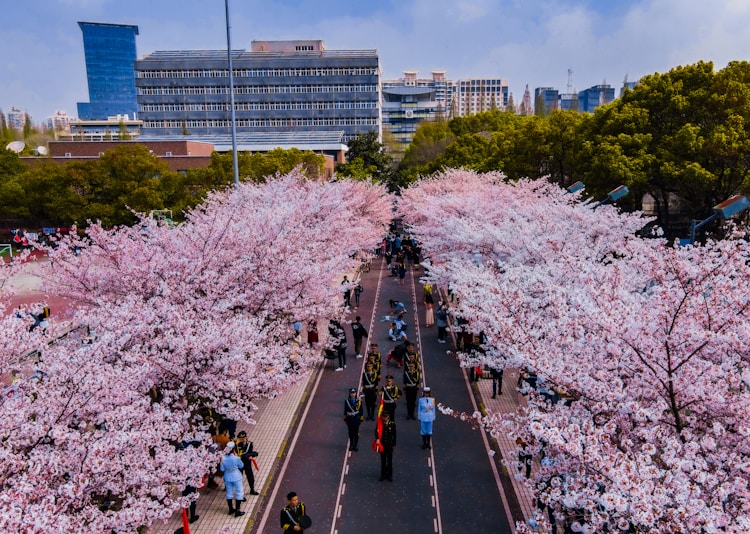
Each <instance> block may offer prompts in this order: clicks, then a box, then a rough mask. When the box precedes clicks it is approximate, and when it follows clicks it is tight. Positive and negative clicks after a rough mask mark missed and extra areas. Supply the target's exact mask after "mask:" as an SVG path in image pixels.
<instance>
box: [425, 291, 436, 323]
mask: <svg viewBox="0 0 750 534" xmlns="http://www.w3.org/2000/svg"><path fill="white" fill-rule="evenodd" d="M434 305H435V301H434V299H433V298H432V286H430V285H429V284H428V285H426V286H424V324H425V326H432V325H434V324H435V311H434Z"/></svg>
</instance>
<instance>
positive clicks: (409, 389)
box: [404, 361, 421, 421]
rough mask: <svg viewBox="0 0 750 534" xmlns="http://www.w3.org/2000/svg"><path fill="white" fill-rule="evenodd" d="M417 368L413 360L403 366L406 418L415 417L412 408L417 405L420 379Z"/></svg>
mask: <svg viewBox="0 0 750 534" xmlns="http://www.w3.org/2000/svg"><path fill="white" fill-rule="evenodd" d="M420 378H421V377H420V373H419V369H417V365H416V363H415V362H413V361H412V362H408V363H407V364H406V365H405V366H404V395H405V396H406V419H407V421H408V420H409V419H416V417H414V410H415V409H416V407H417V394H418V393H419V381H420Z"/></svg>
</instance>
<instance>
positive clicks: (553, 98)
mask: <svg viewBox="0 0 750 534" xmlns="http://www.w3.org/2000/svg"><path fill="white" fill-rule="evenodd" d="M542 108H543V109H544V112H543V113H542ZM557 109H560V92H559V91H558V90H557V89H555V88H554V87H537V88H536V89H534V111H535V113H536V114H537V115H540V114H544V115H547V114H549V113H551V112H552V111H555V110H557Z"/></svg>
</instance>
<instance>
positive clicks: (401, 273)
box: [397, 259, 406, 285]
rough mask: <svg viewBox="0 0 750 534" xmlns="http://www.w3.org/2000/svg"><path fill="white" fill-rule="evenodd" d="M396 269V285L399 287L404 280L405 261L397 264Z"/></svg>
mask: <svg viewBox="0 0 750 534" xmlns="http://www.w3.org/2000/svg"><path fill="white" fill-rule="evenodd" d="M397 269H398V283H399V284H400V285H404V282H405V280H406V260H403V259H402V260H401V261H399V262H398V265H397Z"/></svg>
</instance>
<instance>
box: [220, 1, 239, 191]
mask: <svg viewBox="0 0 750 534" xmlns="http://www.w3.org/2000/svg"><path fill="white" fill-rule="evenodd" d="M224 9H225V10H226V19H227V63H228V64H229V110H230V122H231V127H232V168H233V169H234V186H235V187H239V185H240V168H239V163H238V162H237V128H236V126H235V117H234V73H233V72H232V38H231V32H230V30H229V0H224Z"/></svg>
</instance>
